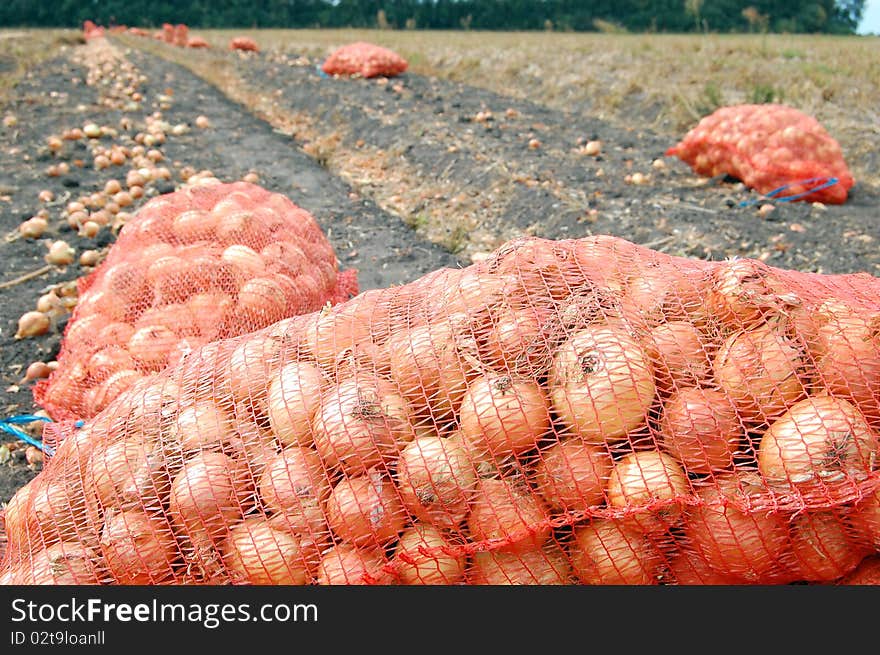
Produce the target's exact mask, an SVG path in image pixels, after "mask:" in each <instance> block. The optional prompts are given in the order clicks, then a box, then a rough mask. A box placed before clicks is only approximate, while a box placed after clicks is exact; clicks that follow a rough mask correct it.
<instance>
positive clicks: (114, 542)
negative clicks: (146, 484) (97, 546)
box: [101, 509, 180, 585]
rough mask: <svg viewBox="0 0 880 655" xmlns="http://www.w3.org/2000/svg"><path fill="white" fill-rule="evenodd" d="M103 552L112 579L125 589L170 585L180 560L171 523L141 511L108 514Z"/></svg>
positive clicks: (102, 544) (102, 543) (102, 535)
mask: <svg viewBox="0 0 880 655" xmlns="http://www.w3.org/2000/svg"><path fill="white" fill-rule="evenodd" d="M101 552H102V553H103V554H104V559H105V560H106V562H107V568H108V570H109V571H110V573H111V575H112V576H113V579H114V580H115V581H116V582H117V583H118V584H126V585H145V584H160V583H163V582H169V581H170V580H171V578H172V577H173V576H174V570H173V568H172V565H173V564H174V562H175V561H176V560H177V559H178V558H179V556H180V551H179V550H178V546H177V541H176V540H175V539H174V533H173V532H172V530H171V526H170V525H169V524H168V522H167V521H165V520H164V519H162V518H159V517H158V516H151V515H149V514H145V513H144V512H143V511H142V510H140V509H133V510H128V511H126V512H119V513H115V512H110V513H108V515H107V516H106V521H105V523H104V529H103V531H102V532H101Z"/></svg>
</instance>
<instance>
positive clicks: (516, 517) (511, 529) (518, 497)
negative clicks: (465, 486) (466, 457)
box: [467, 479, 551, 553]
mask: <svg viewBox="0 0 880 655" xmlns="http://www.w3.org/2000/svg"><path fill="white" fill-rule="evenodd" d="M548 519H549V512H548V510H547V508H546V507H545V506H544V503H543V502H542V501H541V500H540V499H539V498H538V497H537V496H535V495H534V494H531V493H530V492H529V490H528V488H526V487H525V486H524V485H522V484H520V483H518V482H516V481H513V480H510V479H502V480H493V479H484V480H480V481H479V482H478V483H477V491H476V494H475V496H474V499H473V501H472V503H471V513H470V516H469V517H468V521H467V527H468V532H469V533H470V535H471V539H472V540H474V541H478V542H497V545H496V543H493V544H492V545H493V547H495V549H497V550H499V551H505V552H515V553H519V552H524V551H527V550H530V549H534V548H540V547H541V546H543V545H544V544H545V543H546V542H547V540H548V539H549V538H550V531H551V528H550V525H549V522H548Z"/></svg>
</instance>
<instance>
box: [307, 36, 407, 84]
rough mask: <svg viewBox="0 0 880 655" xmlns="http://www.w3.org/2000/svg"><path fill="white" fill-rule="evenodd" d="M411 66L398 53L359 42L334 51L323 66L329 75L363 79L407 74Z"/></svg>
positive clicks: (322, 68)
mask: <svg viewBox="0 0 880 655" xmlns="http://www.w3.org/2000/svg"><path fill="white" fill-rule="evenodd" d="M408 66H409V64H408V63H407V61H406V59H404V58H403V57H401V56H400V55H398V54H397V53H396V52H393V51H392V50H389V49H388V48H383V47H381V46H377V45H373V44H372V43H365V42H363V41H358V42H357V43H352V44H350V45H346V46H343V47H341V48H338V49H337V50H335V51H333V53H332V54H331V55H330V56H329V57H327V59H326V60H325V61H324V64H323V65H322V66H321V70H323V71H324V72H325V73H327V75H361V76H362V77H378V76H380V75H382V76H385V77H394V76H396V75H400V74H401V73H403V72H405V71H406V69H407V67H408Z"/></svg>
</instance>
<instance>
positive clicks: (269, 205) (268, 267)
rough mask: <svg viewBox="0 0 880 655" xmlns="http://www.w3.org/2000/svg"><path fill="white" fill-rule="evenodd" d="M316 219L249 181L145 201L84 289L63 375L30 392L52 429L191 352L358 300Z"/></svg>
mask: <svg viewBox="0 0 880 655" xmlns="http://www.w3.org/2000/svg"><path fill="white" fill-rule="evenodd" d="M355 276H356V273H355V272H354V271H347V272H343V273H339V272H338V270H337V261H336V255H335V253H334V251H333V247H332V246H331V245H330V243H329V242H328V241H327V238H326V237H325V236H324V233H323V232H322V231H321V228H320V227H319V226H318V224H317V223H316V222H315V219H314V218H313V217H312V216H311V214H309V213H308V212H306V211H305V210H303V209H301V208H299V207H297V206H296V205H294V204H293V203H292V202H291V201H290V200H289V199H287V198H286V197H285V196H282V195H280V194H277V193H271V192H269V191H267V190H265V189H263V188H261V187H259V186H257V185H253V184H248V183H245V182H235V183H231V184H213V185H206V186H196V187H193V188H189V189H185V190H182V191H178V192H175V193H170V194H166V195H162V196H159V197H157V198H154V199H153V200H151V201H150V202H148V203H147V204H146V205H144V207H143V208H142V209H141V210H140V211H138V213H137V214H136V216H135V217H134V218H133V219H132V220H131V221H130V222H129V223H128V224H127V225H126V226H125V227H124V228H123V229H122V231H121V232H120V234H119V237H118V239H117V241H116V242H115V243H114V245H113V246H112V248H111V249H110V252H109V253H108V255H107V258H106V259H105V261H104V262H103V263H102V264H101V265H100V266H99V267H98V268H97V269H96V270H95V271H94V272H93V273H92V274H90V275H89V276H88V277H85V278H82V279H81V280H80V281H79V302H78V303H77V306H76V309H75V311H74V312H73V315H72V317H71V319H70V321H69V322H68V325H67V327H66V329H65V333H64V338H63V340H62V344H61V352H60V354H59V356H58V362H59V367H58V369H57V370H56V371H54V372H53V373H52V375H51V376H50V377H49V378H48V380H44V381H41V382H40V383H38V384H37V385H36V386H35V387H34V400H35V401H36V403H37V404H39V405H41V406H42V407H44V408H45V409H46V410H47V411H48V412H49V414H50V415H51V416H52V417H53V418H55V419H56V420H57V419H61V418H88V417H90V416H94V415H95V414H96V413H97V412H99V411H100V410H101V409H103V408H104V407H106V405H107V404H108V403H109V402H110V401H111V400H113V398H115V397H116V396H117V395H118V394H120V393H121V392H122V391H123V390H124V389H126V388H127V387H129V386H131V385H132V384H133V383H134V382H135V381H136V380H139V379H140V378H142V377H143V376H145V375H148V374H150V373H154V372H156V371H159V370H162V369H163V368H165V367H166V366H168V365H169V364H172V363H174V362H175V361H176V360H177V359H179V358H180V357H181V356H182V355H183V354H185V353H186V352H188V351H190V350H193V349H196V348H198V347H199V346H201V345H203V344H205V343H207V342H209V341H214V340H216V339H223V338H227V337H232V336H236V335H239V334H245V333H247V332H252V331H253V330H257V329H260V328H263V327H266V326H268V325H271V324H272V323H274V322H276V321H278V320H280V319H282V318H285V317H288V316H293V315H295V314H301V313H306V312H312V311H315V310H316V309H319V308H320V307H322V306H323V305H324V304H326V303H327V302H331V303H336V302H339V301H340V300H344V299H348V298H349V297H350V296H351V295H354V294H356V293H357V280H356V277H355Z"/></svg>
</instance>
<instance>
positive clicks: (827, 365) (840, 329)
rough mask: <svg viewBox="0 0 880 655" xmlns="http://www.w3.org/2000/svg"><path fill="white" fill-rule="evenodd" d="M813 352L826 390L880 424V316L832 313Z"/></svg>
mask: <svg viewBox="0 0 880 655" xmlns="http://www.w3.org/2000/svg"><path fill="white" fill-rule="evenodd" d="M812 354H813V357H814V359H815V362H816V369H817V373H818V376H817V377H818V381H819V382H820V383H821V384H822V385H823V386H824V387H825V389H826V390H827V391H828V392H829V393H830V394H832V395H835V396H839V397H842V398H846V399H847V400H849V401H850V402H852V403H853V404H855V405H856V406H857V407H858V408H859V409H860V410H861V411H862V413H864V414H865V416H867V417H868V418H869V419H870V420H871V421H872V422H874V423H877V424H878V425H880V315H874V316H873V317H866V316H864V315H860V314H857V313H856V312H852V313H849V312H848V313H838V314H836V315H833V316H831V317H830V319H829V320H828V322H827V323H826V324H825V325H823V326H822V327H821V328H819V330H818V334H817V336H816V343H815V345H814V346H813V348H812Z"/></svg>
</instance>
